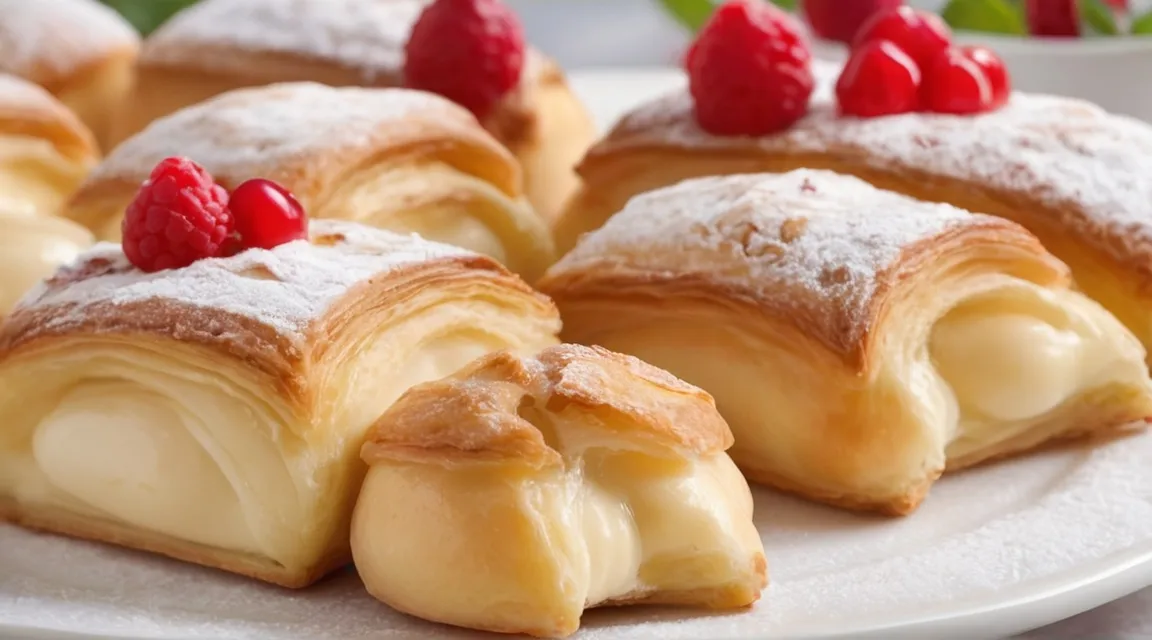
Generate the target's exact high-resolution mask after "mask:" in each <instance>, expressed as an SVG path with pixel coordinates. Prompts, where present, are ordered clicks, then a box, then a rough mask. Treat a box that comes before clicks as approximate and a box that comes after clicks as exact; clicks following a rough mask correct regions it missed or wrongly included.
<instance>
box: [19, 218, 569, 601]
mask: <svg viewBox="0 0 1152 640" xmlns="http://www.w3.org/2000/svg"><path fill="white" fill-rule="evenodd" d="M558 329H559V319H558V317H557V315H556V311H555V308H554V307H553V306H552V304H551V303H550V302H549V301H548V300H547V299H545V298H543V297H542V296H540V295H539V294H537V293H534V292H533V291H532V290H531V289H530V288H529V287H528V286H527V285H525V284H524V283H523V282H522V281H521V280H520V279H518V278H517V277H515V276H513V275H511V274H510V273H509V272H508V271H506V270H505V269H504V268H503V267H501V266H500V265H499V264H497V263H496V262H494V261H493V260H491V259H490V258H487V257H483V256H480V255H478V254H474V253H471V252H467V251H464V250H462V249H458V248H455V247H450V246H447V245H442V244H436V243H431V242H428V241H426V240H423V239H421V238H419V237H418V236H416V235H399V234H395V233H391V232H388V231H381V230H377V229H372V228H370V227H365V226H362V225H358V224H355V223H350V222H339V221H331V220H321V221H313V223H312V238H311V242H307V241H303V240H301V241H296V242H291V243H288V244H284V245H281V246H279V247H276V248H275V249H272V250H262V249H252V250H248V251H245V252H243V253H240V254H238V255H236V256H234V257H230V258H216V259H204V260H200V261H198V262H195V263H193V264H192V265H191V266H189V267H185V268H183V269H176V270H166V271H160V272H156V273H150V274H147V273H143V272H140V271H138V270H136V269H134V268H133V267H131V266H130V265H129V264H128V262H127V261H126V259H125V258H124V255H123V253H122V252H121V251H120V248H119V246H118V245H110V244H101V245H97V246H96V247H94V248H93V249H91V250H90V251H89V252H87V253H86V254H84V255H82V256H81V258H80V259H79V260H77V261H76V262H75V263H73V264H71V265H69V266H67V267H64V268H62V269H61V270H60V271H59V272H58V273H57V274H56V275H55V276H54V277H52V278H51V279H49V280H48V281H47V282H46V283H45V284H43V285H42V286H41V287H39V288H38V289H35V290H33V291H32V292H30V293H29V294H28V295H27V296H26V297H25V298H24V299H23V300H22V302H21V304H20V305H19V306H18V307H17V308H16V310H15V311H13V312H12V314H11V315H9V316H8V319H7V321H6V322H5V323H4V325H3V326H2V328H0V414H2V415H3V416H4V422H3V424H2V425H0V518H3V519H7V520H10V521H13V522H15V523H17V524H21V525H24V526H27V527H31V528H34V529H43V530H47V531H53V532H58V533H63V534H67V535H72V536H76V537H80V538H87V539H91V540H102V541H106V542H111V543H114V544H119V545H123V546H126V547H131V548H135V549H142V550H146V551H152V552H156V553H161V554H164V555H168V556H171V557H174V558H178V559H181V560H186V561H189V562H193V563H197V564H202V565H206V566H210V567H217V568H220V569H224V570H227V571H232V572H235V573H240V574H244V575H249V576H252V577H255V578H259V579H261V580H266V581H269V582H274V583H277V584H281V585H285V586H290V587H299V586H304V585H307V584H309V583H310V582H313V581H314V580H316V579H318V578H319V577H320V576H322V575H324V574H325V573H326V572H327V571H329V570H331V569H333V568H335V567H338V566H341V565H343V564H344V563H346V562H348V561H349V559H350V550H349V544H348V534H349V525H350V522H351V515H352V508H353V505H354V502H355V499H356V495H357V492H358V490H359V488H360V482H361V480H362V478H363V475H364V473H365V471H366V467H365V465H364V464H363V463H362V462H361V461H360V459H359V456H358V454H359V449H360V445H361V444H362V442H363V436H364V433H365V432H366V430H367V429H368V427H369V426H370V425H371V424H372V422H373V421H374V420H376V418H378V417H379V416H380V414H381V413H382V412H383V411H384V410H385V409H386V408H387V407H388V406H389V405H390V404H391V403H392V402H393V401H394V400H395V399H396V398H398V397H399V396H400V394H401V393H403V392H404V391H405V390H407V389H408V387H410V386H412V385H414V384H417V383H420V382H424V381H426V380H432V379H438V378H440V377H442V376H444V375H447V374H449V373H452V372H453V371H455V370H456V369H458V368H459V367H461V366H463V365H464V364H467V363H468V362H471V361H472V360H474V359H475V358H477V357H479V356H481V355H483V354H485V353H488V352H491V351H496V350H501V349H510V350H512V351H515V352H525V353H535V352H536V351H537V350H539V349H541V348H543V347H545V346H548V345H551V344H554V343H555V332H556V331H557V330H558Z"/></svg>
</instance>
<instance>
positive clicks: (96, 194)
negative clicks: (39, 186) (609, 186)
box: [66, 83, 554, 278]
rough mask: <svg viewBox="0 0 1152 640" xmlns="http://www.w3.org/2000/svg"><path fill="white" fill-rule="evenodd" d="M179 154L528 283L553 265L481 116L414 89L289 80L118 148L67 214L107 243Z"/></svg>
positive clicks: (237, 94)
mask: <svg viewBox="0 0 1152 640" xmlns="http://www.w3.org/2000/svg"><path fill="white" fill-rule="evenodd" d="M168 156H186V157H189V158H191V159H192V160H194V161H196V162H198V163H200V164H201V165H203V166H204V167H205V168H206V169H207V170H208V171H209V172H210V173H211V174H212V175H213V177H214V178H215V179H216V180H217V182H219V183H220V184H222V185H223V186H224V187H225V188H227V189H233V188H235V187H236V186H237V185H239V184H240V183H241V182H243V181H245V180H247V179H249V178H256V177H262V178H270V179H273V180H276V181H277V182H279V183H280V184H282V185H284V186H285V187H287V188H288V189H289V190H291V191H292V192H293V193H294V194H295V195H296V197H297V199H299V201H300V203H301V204H302V205H303V206H304V208H305V209H306V210H307V211H308V214H309V216H310V217H312V218H335V219H340V220H352V221H356V222H360V223H364V224H369V225H372V226H375V227H381V228H385V229H390V230H394V231H402V232H418V233H420V234H421V235H422V236H424V237H425V238H428V239H430V240H435V241H442V242H447V243H451V244H456V245H458V246H462V247H464V248H467V249H471V250H474V251H478V252H481V253H484V254H486V255H489V256H492V257H494V258H496V259H497V260H499V261H501V262H502V263H504V264H506V265H507V266H508V267H509V268H510V269H512V270H513V271H515V272H517V273H519V274H521V275H523V276H524V277H526V278H535V277H537V276H539V275H540V274H541V273H542V272H543V270H544V269H545V268H546V267H547V266H548V265H550V264H551V263H552V261H553V256H554V253H553V249H552V241H551V237H550V235H549V232H548V228H547V225H546V224H545V223H544V221H543V220H542V219H540V217H539V216H538V215H537V214H536V213H535V212H534V211H533V210H532V208H531V206H530V205H529V204H528V202H527V201H526V200H525V198H524V194H523V191H522V189H521V179H520V169H519V167H518V165H517V164H516V160H515V159H514V158H513V157H512V156H511V155H510V154H509V153H508V151H507V150H505V149H504V148H503V147H501V146H500V145H499V143H497V142H496V140H494V139H493V138H492V137H491V136H490V135H489V134H488V133H486V132H485V131H484V130H483V129H482V128H481V127H480V126H479V125H477V124H476V122H475V120H474V119H473V118H472V116H471V115H470V114H468V113H467V112H466V111H464V110H463V109H462V108H460V107H458V106H456V105H455V104H452V103H450V102H448V101H447V100H444V99H442V98H439V97H437V96H434V95H431V94H427V93H422V92H416V91H409V90H406V89H361V88H356V87H350V88H339V89H337V88H331V87H327V86H324V85H320V84H315V83H288V84H279V85H272V86H267V87H259V88H254V89H242V90H237V91H234V92H231V93H227V94H224V95H221V96H218V97H216V98H213V99H211V100H209V101H207V102H204V103H201V104H198V105H196V106H193V107H189V108H187V109H184V110H182V111H179V112H177V113H174V114H172V115H170V116H168V117H166V118H162V119H160V120H157V121H156V122H153V123H152V124H151V126H149V127H148V128H147V129H145V130H144V131H142V132H140V133H139V134H138V135H136V136H135V137H133V138H132V139H130V140H127V141H125V142H124V143H123V144H121V145H120V146H119V147H117V148H116V150H115V151H113V152H112V153H111V154H109V155H108V157H107V158H106V159H105V160H104V161H103V162H102V163H101V164H100V165H99V166H98V167H96V169H95V170H94V171H93V173H92V175H91V176H90V177H89V178H88V180H87V181H86V182H85V183H84V185H83V186H82V187H81V189H80V191H79V193H77V194H76V197H75V198H73V199H72V201H71V203H70V205H69V207H68V209H67V211H66V215H67V216H69V217H71V218H72V219H74V220H76V221H78V222H80V223H82V224H84V225H86V226H88V227H89V228H91V229H93V230H94V231H95V232H96V234H97V235H98V236H99V237H101V238H103V239H110V240H114V239H117V238H119V236H120V224H121V221H122V219H123V214H124V209H125V207H126V206H127V204H128V203H129V202H130V201H131V199H132V197H133V196H134V195H135V194H136V191H137V189H139V186H140V183H141V182H143V181H144V180H145V179H146V178H147V177H148V174H149V173H150V172H151V170H152V167H153V166H155V164H156V163H157V162H159V161H160V160H162V159H164V158H165V157H168Z"/></svg>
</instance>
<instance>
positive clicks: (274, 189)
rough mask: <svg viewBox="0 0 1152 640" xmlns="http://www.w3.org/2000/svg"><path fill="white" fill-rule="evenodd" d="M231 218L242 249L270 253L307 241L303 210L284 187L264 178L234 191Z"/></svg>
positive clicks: (246, 182)
mask: <svg viewBox="0 0 1152 640" xmlns="http://www.w3.org/2000/svg"><path fill="white" fill-rule="evenodd" d="M230 202H231V208H232V215H233V216H234V217H235V219H236V233H237V235H238V236H239V248H240V249H271V248H273V247H278V246H280V245H282V244H284V243H286V242H292V241H293V240H303V239H305V238H307V237H308V217H307V216H306V215H305V213H304V207H302V206H300V203H299V202H297V201H296V198H295V197H294V196H293V195H292V194H291V193H290V192H289V191H288V190H287V189H285V188H284V187H282V186H280V185H278V184H276V183H275V182H272V181H271V180H265V179H263V178H254V179H252V180H248V181H245V182H243V183H241V184H240V186H238V187H236V189H234V190H233V191H232V198H231V201H230Z"/></svg>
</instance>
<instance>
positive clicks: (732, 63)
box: [686, 0, 815, 136]
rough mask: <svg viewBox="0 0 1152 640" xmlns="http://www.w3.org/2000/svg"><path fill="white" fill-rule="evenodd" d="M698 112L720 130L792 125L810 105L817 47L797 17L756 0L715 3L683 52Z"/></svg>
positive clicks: (703, 122)
mask: <svg viewBox="0 0 1152 640" xmlns="http://www.w3.org/2000/svg"><path fill="white" fill-rule="evenodd" d="M686 66H687V70H688V87H689V90H690V91H691V92H692V97H693V99H694V100H695V110H696V120H697V121H698V122H699V123H700V126H701V127H702V128H703V129H704V130H705V131H708V132H710V133H714V134H716V135H725V136H727V135H746V136H758V135H765V134H769V133H773V132H775V131H781V130H783V129H787V128H788V127H789V126H791V125H792V124H793V123H794V122H796V121H797V120H799V119H800V118H802V117H803V116H804V114H805V113H806V112H807V111H808V99H809V97H811V95H812V90H813V87H814V85H815V81H814V80H813V77H812V55H811V53H810V52H809V50H808V43H807V42H806V41H805V40H804V37H803V36H802V35H801V34H800V30H799V27H798V25H797V24H796V22H795V21H794V20H793V18H792V17H791V16H790V15H788V14H787V13H784V12H783V11H781V10H780V9H777V8H776V7H774V6H772V5H770V4H768V3H765V2H761V1H759V0H732V1H730V2H726V3H725V4H723V5H721V6H720V7H719V8H717V9H716V12H715V13H714V14H713V15H712V18H711V19H710V20H709V21H708V24H706V25H704V28H703V29H702V30H701V32H700V35H699V37H697V38H696V42H695V43H693V44H692V47H691V49H689V50H688V56H687V59H686Z"/></svg>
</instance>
